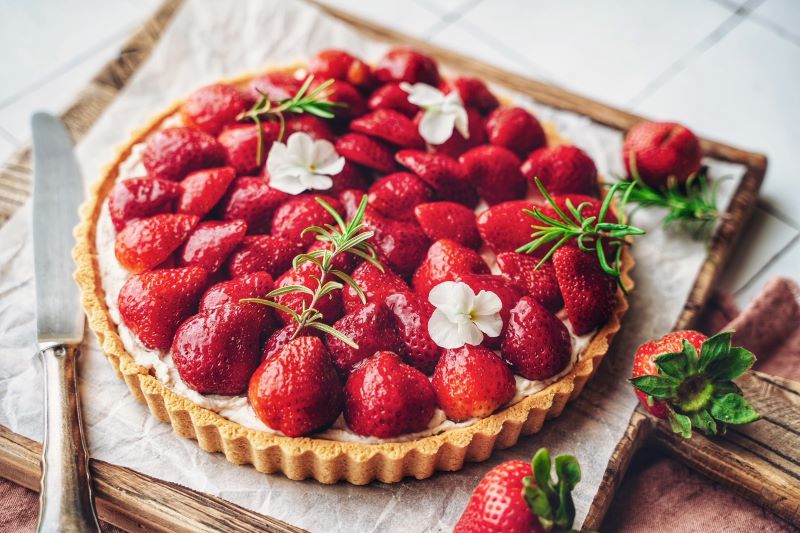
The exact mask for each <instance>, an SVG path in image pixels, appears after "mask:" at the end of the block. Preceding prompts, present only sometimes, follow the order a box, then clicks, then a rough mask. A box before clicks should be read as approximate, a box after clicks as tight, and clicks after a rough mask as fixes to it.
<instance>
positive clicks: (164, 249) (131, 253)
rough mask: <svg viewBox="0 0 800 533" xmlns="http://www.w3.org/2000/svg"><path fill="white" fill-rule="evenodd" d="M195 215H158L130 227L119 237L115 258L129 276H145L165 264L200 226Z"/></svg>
mask: <svg viewBox="0 0 800 533" xmlns="http://www.w3.org/2000/svg"><path fill="white" fill-rule="evenodd" d="M198 220H200V219H199V218H198V217H196V216H194V215H173V214H162V215H154V216H152V217H150V218H141V219H138V220H134V221H131V222H129V223H128V225H127V226H125V229H123V230H122V231H120V232H119V233H117V237H116V239H115V240H114V255H116V257H117V261H119V263H120V265H122V267H123V268H124V269H125V270H128V271H129V272H134V273H138V272H144V271H145V270H149V269H151V268H153V267H154V266H156V265H160V264H161V263H163V262H164V261H165V260H166V259H167V258H168V257H169V256H170V254H172V252H174V251H175V250H177V249H178V247H179V246H180V245H181V244H182V243H183V241H184V240H186V237H188V236H189V233H190V232H191V231H192V228H194V227H195V226H196V225H197V222H198Z"/></svg>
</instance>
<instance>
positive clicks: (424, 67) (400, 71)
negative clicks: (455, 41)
mask: <svg viewBox="0 0 800 533" xmlns="http://www.w3.org/2000/svg"><path fill="white" fill-rule="evenodd" d="M375 77H376V78H377V79H378V81H380V82H383V83H386V82H392V81H396V82H400V81H405V82H408V83H418V82H421V83H427V84H428V85H433V86H434V87H437V86H438V85H439V68H438V67H437V66H436V62H435V61H434V60H433V59H431V58H430V57H428V56H426V55H424V54H422V53H420V52H418V51H416V50H414V49H413V48H411V47H408V46H397V47H394V48H392V49H391V50H389V52H388V53H387V54H386V55H385V56H383V57H382V58H381V60H380V61H379V62H378V66H377V67H376V68H375Z"/></svg>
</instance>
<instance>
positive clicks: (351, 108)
mask: <svg viewBox="0 0 800 533" xmlns="http://www.w3.org/2000/svg"><path fill="white" fill-rule="evenodd" d="M326 79H328V78H314V81H313V82H311V88H310V89H309V90H314V89H316V88H317V87H319V86H320V85H321V84H322V83H323V82H325V80H326ZM325 92H329V93H330V94H329V95H328V97H327V98H325V100H327V101H328V102H333V103H335V104H340V105H339V106H338V107H335V108H333V110H332V111H333V113H334V115H336V118H337V119H342V120H350V119H352V118H355V117H359V116H361V115H363V114H364V113H365V112H366V110H367V102H366V101H365V100H364V97H363V96H361V93H360V92H358V89H356V88H355V87H353V86H352V85H350V84H349V83H347V82H346V81H342V80H334V82H333V83H331V84H330V85H329V86H328V87H327V88H326V89H325Z"/></svg>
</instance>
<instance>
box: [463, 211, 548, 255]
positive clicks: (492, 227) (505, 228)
mask: <svg viewBox="0 0 800 533" xmlns="http://www.w3.org/2000/svg"><path fill="white" fill-rule="evenodd" d="M533 208H534V204H533V202H532V201H530V200H512V201H509V202H503V203H500V204H497V205H493V206H492V207H490V208H489V209H487V210H486V211H484V212H482V213H481V214H480V215H478V221H477V224H478V231H479V232H480V234H481V237H482V238H483V242H485V243H486V244H487V245H488V246H489V248H491V249H492V251H494V253H496V254H499V253H502V252H513V251H515V250H516V249H517V248H519V247H520V246H522V245H524V244H526V243H528V242H530V240H531V234H532V233H533V231H534V230H533V225H534V224H535V223H536V221H535V220H534V219H533V218H531V217H530V215H528V214H527V213H526V210H530V209H533ZM537 255H538V256H542V255H544V250H542V251H538V250H537Z"/></svg>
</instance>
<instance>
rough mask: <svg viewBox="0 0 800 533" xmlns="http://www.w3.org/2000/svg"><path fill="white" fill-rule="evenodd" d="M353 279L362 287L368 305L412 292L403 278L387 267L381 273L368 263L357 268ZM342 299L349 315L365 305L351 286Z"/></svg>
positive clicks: (345, 289) (345, 290)
mask: <svg viewBox="0 0 800 533" xmlns="http://www.w3.org/2000/svg"><path fill="white" fill-rule="evenodd" d="M351 277H352V278H353V279H354V280H355V282H356V283H357V284H358V286H359V287H361V290H362V291H363V292H364V295H365V296H366V298H367V302H368V303H371V302H374V303H381V302H384V301H386V298H387V297H388V296H389V295H391V294H394V293H396V292H411V289H410V288H409V286H408V284H406V282H405V281H403V278H401V277H400V276H398V275H397V274H395V273H394V272H392V271H391V270H389V269H388V268H386V267H384V271H383V272H381V271H380V270H378V268H377V267H375V266H374V265H372V264H370V263H368V262H366V261H364V262H363V263H361V264H360V265H359V266H357V267H356V269H355V270H354V271H353V275H352V276H351ZM342 299H343V301H344V308H345V311H346V312H347V313H352V312H353V311H355V310H356V309H359V308H360V307H362V306H363V305H364V304H363V303H361V299H360V298H359V297H358V294H356V292H355V291H354V290H353V288H352V287H350V286H347V287H345V288H344V292H343V294H342Z"/></svg>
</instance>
